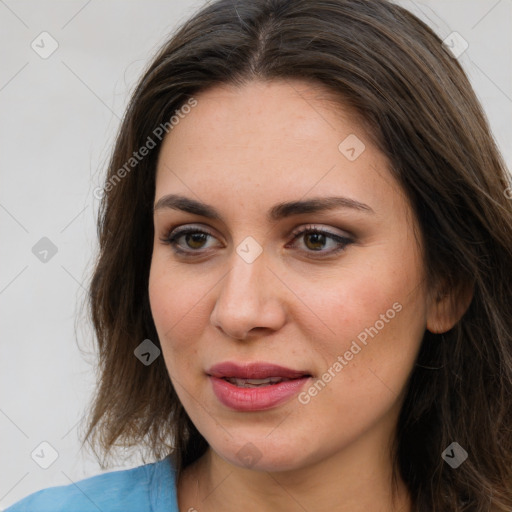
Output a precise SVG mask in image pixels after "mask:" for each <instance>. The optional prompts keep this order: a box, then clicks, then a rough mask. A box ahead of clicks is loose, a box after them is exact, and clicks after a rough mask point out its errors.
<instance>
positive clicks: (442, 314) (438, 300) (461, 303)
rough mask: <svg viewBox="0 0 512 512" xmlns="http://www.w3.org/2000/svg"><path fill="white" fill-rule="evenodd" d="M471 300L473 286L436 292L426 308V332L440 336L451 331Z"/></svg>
mask: <svg viewBox="0 0 512 512" xmlns="http://www.w3.org/2000/svg"><path fill="white" fill-rule="evenodd" d="M472 299H473V285H472V284H464V285H462V284H461V285H460V286H459V287H458V288H452V289H451V290H449V291H446V288H445V289H444V291H442V292H439V291H438V292H437V293H435V294H434V296H433V297H431V299H430V301H429V306H428V315H427V330H428V331H430V332H431V333H433V334H442V333H445V332H447V331H449V330H450V329H452V328H453V327H454V326H455V324H456V323H457V322H458V321H459V320H460V319H461V318H462V316H463V315H464V313H465V312H466V311H467V309H468V308H469V305H470V304H471V300H472Z"/></svg>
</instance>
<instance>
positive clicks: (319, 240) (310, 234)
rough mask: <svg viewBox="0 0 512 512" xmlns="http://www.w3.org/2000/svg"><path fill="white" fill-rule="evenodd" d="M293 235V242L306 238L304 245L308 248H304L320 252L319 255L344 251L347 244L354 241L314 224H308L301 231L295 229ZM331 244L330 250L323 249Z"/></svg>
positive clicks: (308, 250)
mask: <svg viewBox="0 0 512 512" xmlns="http://www.w3.org/2000/svg"><path fill="white" fill-rule="evenodd" d="M293 235H294V238H293V242H295V241H296V240H300V239H301V238H302V239H303V240H304V243H303V245H304V247H305V248H306V249H304V250H305V252H309V253H318V255H319V256H323V255H325V256H329V255H331V254H336V253H338V252H340V251H343V250H344V249H345V248H346V247H347V245H349V244H351V243H353V242H354V240H353V239H351V238H348V237H346V236H342V235H338V234H336V233H331V232H330V231H326V230H323V229H318V228H316V227H314V226H308V227H306V228H305V229H302V230H300V231H295V232H294V233H293ZM329 245H330V246H331V249H330V250H329V249H328V250H323V249H325V248H326V247H329Z"/></svg>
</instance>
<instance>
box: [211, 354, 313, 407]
mask: <svg viewBox="0 0 512 512" xmlns="http://www.w3.org/2000/svg"><path fill="white" fill-rule="evenodd" d="M206 373H207V374H208V375H209V377H210V381H211V383H212V387H213V392H214V393H215V396H216V397H217V398H218V400H219V401H220V402H221V403H222V404H223V405H225V406H226V407H229V408H230V409H234V410H236V411H263V410H266V409H271V408H273V407H276V406H278V405H280V404H282V403H284V402H286V401H287V400H289V399H290V398H291V397H292V396H294V395H296V394H297V393H298V392H299V391H300V389H301V388H302V387H303V386H304V385H305V383H306V382H307V381H308V380H309V379H310V378H311V374H310V373H309V372H308V371H307V370H305V371H303V370H293V369H291V368H285V367H283V366H279V365H275V364H272V363H266V362H263V363H249V364H244V365H240V364H237V363H234V362H229V361H228V362H224V363H220V364H216V365H214V366H212V367H211V368H210V369H209V370H208V371H207V372H206Z"/></svg>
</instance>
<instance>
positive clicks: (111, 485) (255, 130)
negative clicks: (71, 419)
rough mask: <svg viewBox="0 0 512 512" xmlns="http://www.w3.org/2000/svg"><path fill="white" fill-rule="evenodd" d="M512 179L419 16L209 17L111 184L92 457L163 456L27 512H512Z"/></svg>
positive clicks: (131, 135) (170, 61)
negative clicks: (128, 452)
mask: <svg viewBox="0 0 512 512" xmlns="http://www.w3.org/2000/svg"><path fill="white" fill-rule="evenodd" d="M509 187H510V179H509V176H508V174H507V171H506V169H505V165H504V163H503V160H502V158H501V156H500V154H499V152H498V150H497V148H496V146H495V143H494V141H493V138H492V135H491V133H490V130H489V127H488V124H487V122H486V119H485V116H484V114H483V112H482V109H481V107H480V105H479V103H478V101H477V99H476V97H475V94H474V92H473V91H472V89H471V86H470V84H469V82H468V80H467V78H466V76H465V74H464V72H463V70H462V68H461V67H460V65H459V64H458V62H457V60H456V59H455V58H454V57H453V55H451V54H450V53H449V52H448V50H447V49H446V48H445V47H444V46H443V44H442V41H441V40H440V39H439V38H438V37H437V36H436V35H435V34H434V33H433V32H432V31H431V30H430V29H429V28H428V27H427V26H425V25H424V24H423V23H422V22H421V21H419V20H418V19H417V18H415V17H414V16H413V15H412V14H410V13H409V12H408V11H406V10H404V9H403V8H400V7H398V6H396V5H393V4H391V3H389V2H387V1H384V0H377V1H375V0H373V1H370V0H330V1H322V2H319V1H313V0H296V1H293V2H289V1H284V0H272V1H263V0H258V1H246V2H237V3H236V4H235V3H234V2H232V1H231V0H220V1H217V2H215V3H212V4H210V5H208V6H206V7H205V8H204V9H202V10H201V11H199V12H198V13H197V14H196V15H195V16H194V17H193V18H192V19H191V20H189V21H188V22H187V23H185V25H184V26H183V27H182V28H181V29H180V30H179V31H178V32H177V33H176V34H175V35H174V37H173V38H172V39H171V40H170V41H169V42H168V43H167V44H166V45H165V46H164V47H163V48H162V49H161V50H160V52H159V53H158V55H157V56H156V58H155V59H154V61H153V62H152V64H151V65H150V66H149V68H148V70H147V72H146V73H145V75H144V77H143V78H142V80H141V81H140V83H139V85H138V87H137V89H136V90H135V92H134V95H133V97H132V100H131V102H130V104H129V107H128V109H127V112H126V115H125V118H124V120H123V123H122V126H121V129H120V132H119V135H118V138H117V142H116V146H115V149H114V152H113V156H112V159H111V162H110V167H109V174H108V177H107V180H106V183H105V187H104V189H103V191H101V193H99V195H101V196H102V209H101V212H100V219H99V234H100V254H99V257H98V261H97V265H96V268H95V271H94V275H93V277H92V281H91V286H90V306H91V312H92V320H93V322H94V326H95V329H96V333H97V338H98V344H99V358H100V363H101V366H100V368H101V378H100V381H99V387H98V392H97V396H96V397H95V401H94V404H93V408H92V411H91V415H90V419H89V424H88V429H87V432H86V436H85V439H84V443H85V442H86V441H88V442H90V444H91V446H93V447H94V446H96V447H99V448H100V451H101V452H102V453H103V455H107V454H109V453H110V452H111V451H112V449H113V448H114V446H115V445H122V446H126V447H128V446H138V447H141V448H142V447H145V448H147V449H148V450H149V453H150V455H151V457H153V458H156V459H161V460H158V462H155V463H151V464H146V465H144V466H141V467H139V468H135V469H132V470H126V471H120V472H112V473H106V474H103V475H98V476H96V477H93V478H89V479H87V480H84V481H82V482H79V484H78V485H77V486H74V485H71V486H62V487H59V488H50V489H45V490H43V491H39V492H38V493H35V494H33V495H31V496H29V497H27V498H25V499H24V500H22V501H21V502H19V503H18V504H16V505H14V506H13V507H11V508H9V509H8V511H9V512H18V511H21V510H46V509H48V510H97V509H100V510H104V511H111V510H125V511H126V510H138V511H141V510H162V511H163V510H181V511H185V510H188V511H193V510H198V511H201V512H202V511H212V510H223V511H232V510H239V509H240V508H241V507H242V508H243V510H251V511H252V510H254V511H266V510H280V511H291V510H308V511H324V510H338V511H351V512H353V511H356V512H357V511H362V510H372V511H373V510H375V511H377V510H379V511H399V510H400V511H429V512H432V511H443V512H446V511H463V510H464V511H465V510H471V511H484V510H486V511H487V510H496V511H497V510H509V509H510V508H511V507H512V474H511V473H512V436H511V434H510V424H511V422H512V417H511V416H512V408H511V407H510V397H511V395H512V344H511V334H510V325H511V321H512V319H511V314H510V311H511V302H512V301H511V298H512V297H511V294H512V292H511V290H512V282H511V281H512V280H511V273H510V268H511V264H512V207H511V204H510V201H509V200H508V199H507V196H509V194H508V191H509V190H510V189H509ZM162 457H164V458H162ZM77 487H78V488H77ZM45 507H47V508H45Z"/></svg>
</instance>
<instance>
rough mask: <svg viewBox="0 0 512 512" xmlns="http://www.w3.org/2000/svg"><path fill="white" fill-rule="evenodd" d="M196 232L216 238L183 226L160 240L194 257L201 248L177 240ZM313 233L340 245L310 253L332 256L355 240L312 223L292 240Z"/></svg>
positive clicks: (177, 250)
mask: <svg viewBox="0 0 512 512" xmlns="http://www.w3.org/2000/svg"><path fill="white" fill-rule="evenodd" d="M196 233H201V234H205V235H208V236H211V237H213V238H215V237H214V236H213V235H212V234H211V233H209V232H208V231H204V230H202V229H198V228H194V227H186V228H183V229H178V230H175V231H174V232H173V231H172V230H171V231H169V232H168V234H167V236H165V237H162V238H160V241H161V242H162V243H163V244H165V245H170V246H171V247H172V249H173V251H174V252H175V253H177V254H181V255H186V256H191V257H193V256H195V255H198V254H199V253H200V251H201V250H200V249H198V250H193V249H192V250H184V249H181V248H180V247H179V246H178V244H177V240H178V239H179V238H181V237H182V236H184V235H188V234H196ZM311 233H314V234H322V235H325V236H326V237H327V238H328V239H331V240H334V241H335V242H337V243H338V244H339V246H338V247H337V248H336V249H333V250H330V251H313V250H306V252H308V253H310V254H321V255H327V256H331V255H333V254H337V253H339V252H341V251H343V250H345V248H346V247H347V246H348V245H349V244H351V243H353V242H354V240H353V239H351V238H348V237H345V236H341V235H337V234H334V233H331V232H330V231H326V230H323V229H318V228H316V227H315V226H312V225H308V226H306V227H305V228H303V229H301V230H295V231H293V232H292V236H293V239H292V242H294V241H295V240H297V239H298V238H300V237H301V236H304V235H306V234H311ZM314 257H322V256H314Z"/></svg>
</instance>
